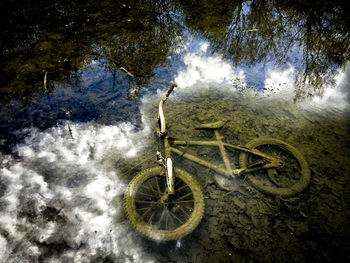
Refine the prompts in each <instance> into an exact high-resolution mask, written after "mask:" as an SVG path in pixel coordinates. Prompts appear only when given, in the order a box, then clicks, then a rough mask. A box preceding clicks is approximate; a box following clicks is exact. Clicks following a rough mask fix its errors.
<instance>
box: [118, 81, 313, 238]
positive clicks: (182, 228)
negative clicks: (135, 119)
mask: <svg viewBox="0 0 350 263" xmlns="http://www.w3.org/2000/svg"><path fill="white" fill-rule="evenodd" d="M175 87H176V84H175V83H173V82H171V83H170V87H169V88H168V90H167V91H166V93H165V94H164V95H163V97H162V99H161V101H160V103H159V115H158V123H159V129H160V130H159V132H158V133H159V137H160V139H161V140H162V141H163V144H164V153H163V154H164V156H163V154H162V153H161V152H159V151H158V152H157V159H158V162H159V166H158V167H154V168H151V169H147V170H144V171H141V172H140V173H138V174H137V175H136V176H135V177H134V178H133V179H132V180H131V182H130V183H129V185H128V187H127V190H126V192H125V195H124V200H123V203H124V210H125V212H126V215H127V217H128V219H129V220H130V222H131V224H132V225H133V227H134V228H135V229H136V230H137V231H139V232H140V233H141V234H142V235H144V236H146V237H148V238H150V239H152V240H156V241H170V240H176V239H179V238H181V237H184V236H186V235H188V234H189V233H191V232H192V231H193V230H194V229H195V228H196V227H197V225H198V224H199V223H200V221H201V219H202V217H203V213H204V196H203V193H202V190H201V187H200V185H199V183H198V182H197V181H196V180H195V179H194V178H193V177H192V176H191V175H190V174H189V173H187V172H186V171H184V170H182V169H180V168H173V161H172V159H171V153H175V154H177V155H180V156H182V157H183V158H186V159H188V160H191V161H193V162H195V163H198V164H200V165H202V166H205V167H208V168H210V169H211V170H214V171H216V172H217V173H219V174H221V175H222V177H223V178H226V179H225V180H228V181H229V180H235V179H236V178H240V177H245V178H246V179H247V181H248V182H249V183H251V184H252V185H253V186H254V187H255V188H257V189H258V190H260V191H261V192H263V193H265V194H268V195H278V196H284V197H286V196H292V195H294V194H296V193H299V192H301V191H303V190H304V189H305V188H306V187H307V186H308V184H309V182H310V170H309V168H308V165H307V162H306V161H305V159H304V157H303V156H302V154H301V153H300V152H299V151H298V150H297V149H296V148H294V147H293V146H291V145H289V144H288V143H286V142H283V141H280V140H277V139H272V138H258V139H255V140H253V141H251V142H249V143H248V144H247V145H246V146H245V147H242V146H236V145H232V144H228V143H225V142H224V141H223V140H222V139H223V137H222V136H221V135H220V132H219V131H220V129H221V128H222V127H223V126H224V125H225V123H226V120H220V121H217V122H213V123H207V124H203V125H200V126H199V127H196V129H206V130H212V131H213V132H214V135H215V138H216V139H215V140H209V141H195V140H190V141H185V140H176V139H174V138H172V137H170V136H169V134H168V133H167V132H166V122H165V115H164V109H163V107H164V103H165V101H166V100H167V99H168V97H169V95H170V93H171V92H172V91H173V89H174V88H175ZM176 146H211V147H218V148H219V150H220V155H221V158H222V161H223V165H221V166H220V165H215V164H214V163H211V162H208V161H206V160H204V159H202V158H199V157H197V156H195V155H192V154H189V153H185V152H184V151H181V150H180V149H178V148H176ZM228 151H232V152H238V153H239V155H238V165H237V162H233V161H232V158H231V159H230V158H229V156H228ZM219 185H220V184H219ZM224 185H225V183H223V188H225V186H224ZM226 190H227V189H226Z"/></svg>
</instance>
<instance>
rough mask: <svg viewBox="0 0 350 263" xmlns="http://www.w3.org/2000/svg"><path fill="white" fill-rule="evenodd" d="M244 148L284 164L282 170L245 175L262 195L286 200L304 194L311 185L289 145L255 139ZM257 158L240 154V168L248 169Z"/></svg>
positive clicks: (301, 161)
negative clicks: (274, 158)
mask: <svg viewBox="0 0 350 263" xmlns="http://www.w3.org/2000/svg"><path fill="white" fill-rule="evenodd" d="M246 147H247V148H249V149H257V150H259V151H260V152H263V153H266V154H268V155H271V156H274V157H276V158H278V159H279V160H280V161H282V163H283V165H282V166H281V167H277V168H270V169H261V170H257V171H254V172H252V173H248V174H246V175H245V176H246V178H247V180H248V181H249V182H250V183H251V184H252V185H253V186H254V187H255V188H257V189H258V190H260V191H261V192H263V193H265V194H268V195H278V196H286V197H287V196H292V195H295V194H297V193H299V192H301V191H303V190H304V189H305V188H306V187H307V186H308V184H309V183H310V179H311V174H310V169H309V167H308V165H307V162H306V160H305V159H304V157H303V155H302V154H301V153H300V152H299V151H298V150H297V149H296V148H294V147H293V146H291V145H289V144H288V143H286V142H283V141H280V140H276V139H272V138H258V139H255V140H252V141H250V142H249V143H248V144H247V145H246ZM259 159H260V160H261V159H262V157H259V156H256V155H253V154H250V153H246V152H242V153H241V154H240V157H239V161H240V166H241V167H247V166H248V167H249V165H250V164H253V163H255V162H257V161H259Z"/></svg>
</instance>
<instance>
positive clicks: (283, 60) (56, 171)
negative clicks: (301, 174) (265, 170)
mask: <svg viewBox="0 0 350 263" xmlns="http://www.w3.org/2000/svg"><path fill="white" fill-rule="evenodd" d="M114 2H115V1H99V2H98V3H96V2H93V1H86V2H84V3H80V4H74V3H66V2H64V1H55V2H54V3H51V2H50V3H49V2H48V3H45V4H30V3H27V2H26V1H19V2H18V1H17V2H16V4H13V3H12V1H7V3H6V8H2V9H1V10H3V11H4V10H5V11H6V10H11V12H7V11H6V12H5V13H3V14H2V16H1V20H2V21H3V22H4V23H1V24H3V25H7V26H6V27H5V28H2V32H3V33H2V36H1V39H0V40H1V42H0V46H1V47H2V51H1V79H0V83H1V87H0V88H1V93H0V94H1V97H0V102H1V107H0V126H1V132H0V149H1V154H0V163H1V164H0V210H1V213H0V262H314V261H319V262H330V261H335V260H337V261H339V262H347V261H349V260H350V254H349V252H348V247H349V246H350V225H349V222H350V221H349V217H350V215H349V213H350V212H349V211H350V207H349V204H350V200H349V199H350V188H349V183H350V182H349V180H350V178H349V174H350V162H349V160H350V150H349V146H350V114H349V110H350V109H349V88H350V80H349V78H350V67H349V64H348V61H349V60H350V56H349V41H348V34H349V31H350V30H349V24H350V23H349V22H348V18H349V17H350V15H348V14H347V12H348V11H346V9H345V8H343V7H344V6H343V3H342V2H341V1H339V2H338V1H332V2H329V3H328V1H325V2H324V3H323V5H319V4H313V3H308V4H302V5H301V4H300V5H299V4H296V3H290V4H289V5H286V4H285V3H279V2H278V1H277V2H272V1H266V2H264V3H261V2H260V1H250V2H235V3H232V1H206V2H200V3H198V4H196V5H192V4H191V3H190V2H188V1H166V2H162V3H161V4H160V3H158V2H155V1H141V2H134V1H131V2H130V1H129V2H126V3H122V2H118V3H114ZM208 10H211V11H210V12H211V13H210V14H208V12H209V11H208ZM3 11H2V12H3ZM286 22H288V23H286ZM286 25H288V26H286ZM335 47H337V48H335ZM170 80H175V81H176V82H177V84H178V88H176V89H175V91H174V93H172V94H171V96H170V98H169V100H168V101H167V102H166V105H165V112H166V118H167V126H168V127H167V128H168V130H169V133H170V134H171V136H174V137H176V138H182V139H189V138H196V139H200V140H206V139H211V138H213V134H211V132H210V131H203V130H195V129H194V128H195V127H196V126H198V125H199V124H201V123H208V122H213V121H217V120H220V119H223V118H225V119H227V120H228V122H227V123H226V125H225V126H224V128H223V129H222V130H221V131H220V132H221V134H222V135H223V136H224V139H225V140H226V141H227V142H229V143H231V144H235V145H241V146H244V145H246V144H247V143H248V142H249V141H251V140H253V139H255V138H258V137H271V138H276V139H279V140H283V141H286V142H287V143H289V144H291V145H293V146H295V147H296V148H297V149H298V150H299V151H300V152H301V153H302V154H303V156H304V157H305V159H306V161H307V162H308V165H309V168H310V170H311V182H310V184H309V186H308V187H307V189H306V190H305V191H303V192H301V193H300V194H297V195H295V196H292V197H288V198H287V197H286V198H281V197H273V196H268V195H266V194H263V193H261V192H259V191H258V190H256V189H255V188H254V187H253V186H252V185H250V184H249V182H248V181H247V180H245V179H244V178H240V179H237V180H236V181H235V182H234V183H233V184H232V188H231V190H230V191H226V190H223V189H222V188H220V187H219V186H218V184H217V179H218V178H220V177H218V174H216V173H215V172H213V171H211V170H209V169H208V168H204V167H202V166H200V165H197V164H195V163H193V162H191V161H189V160H186V159H185V158H183V157H179V156H174V162H175V166H176V167H181V168H182V169H184V170H185V171H187V172H189V173H190V174H191V175H192V176H193V177H194V178H196V179H197V180H198V181H199V184H200V186H201V188H202V189H203V193H204V195H205V213H204V215H203V219H202V221H201V223H200V224H199V226H198V227H197V228H196V229H195V230H194V231H193V232H192V233H191V234H190V235H188V236H186V237H184V238H182V239H180V240H176V241H173V242H166V243H157V242H153V241H150V240H148V239H146V238H144V237H142V236H141V235H140V234H138V233H137V232H136V231H135V230H134V229H133V228H132V227H131V225H130V223H129V221H128V220H127V218H126V215H125V213H124V211H123V207H122V199H123V195H124V192H125V189H126V187H127V185H128V183H129V182H130V180H131V179H132V178H133V177H134V176H135V175H136V174H137V173H138V172H140V171H142V170H143V169H146V168H150V167H154V166H157V161H156V154H155V153H156V151H157V149H158V148H159V147H160V144H159V139H158V137H157V136H156V135H155V130H156V128H157V124H156V121H155V119H156V116H157V110H158V102H159V99H160V97H161V94H162V93H163V92H164V91H165V90H166V87H167V86H168V83H169V81H170ZM183 150H184V151H186V152H188V153H192V154H196V155H199V156H201V157H203V158H207V159H209V160H211V161H213V162H219V161H220V159H219V154H218V151H216V150H213V149H211V148H209V147H184V148H183ZM232 158H234V157H232Z"/></svg>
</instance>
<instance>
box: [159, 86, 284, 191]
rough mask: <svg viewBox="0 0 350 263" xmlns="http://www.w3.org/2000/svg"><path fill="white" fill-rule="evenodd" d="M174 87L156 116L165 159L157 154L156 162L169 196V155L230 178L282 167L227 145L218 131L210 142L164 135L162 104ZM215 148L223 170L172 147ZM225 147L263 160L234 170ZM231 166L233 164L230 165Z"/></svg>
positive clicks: (171, 185)
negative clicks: (164, 179)
mask: <svg viewBox="0 0 350 263" xmlns="http://www.w3.org/2000/svg"><path fill="white" fill-rule="evenodd" d="M175 87H176V84H175V83H173V82H171V84H170V87H169V89H168V90H167V92H166V93H165V94H164V95H163V97H162V99H161V101H160V103H159V116H158V121H159V128H160V131H159V134H160V137H161V138H162V139H164V149H165V158H163V157H162V156H161V154H160V153H159V152H158V154H159V156H158V160H159V163H160V165H162V166H163V167H164V168H165V175H166V178H167V185H168V189H169V194H173V193H174V191H175V190H174V183H173V180H174V178H173V167H172V161H171V153H175V154H177V155H180V156H182V157H184V158H186V159H189V160H191V161H193V162H195V163H198V164H200V165H202V166H205V167H207V168H210V169H212V170H214V171H216V172H218V173H220V174H222V175H225V176H228V177H231V178H235V177H236V176H240V175H242V174H244V173H250V172H253V171H257V170H261V169H271V168H277V167H280V166H282V165H283V164H282V162H281V161H280V160H278V159H277V158H275V157H272V156H270V155H267V154H264V153H262V152H260V151H258V150H256V149H254V150H251V149H248V148H244V147H240V146H236V145H232V144H228V143H225V142H223V141H222V138H223V137H222V136H221V135H220V133H219V129H215V128H213V131H214V134H215V137H216V140H212V141H192V140H190V141H182V140H174V139H172V138H170V137H169V136H168V134H167V133H166V125H165V115H164V110H163V107H164V102H165V101H166V100H167V99H168V96H169V95H170V93H171V92H172V90H173V89H174V88H175ZM176 145H179V146H181V145H182V146H213V147H214V146H215V147H219V149H220V154H221V158H222V160H223V162H224V165H225V168H222V167H220V166H217V165H215V164H213V163H210V162H207V161H205V160H203V159H201V158H199V157H196V156H194V155H192V154H189V153H185V152H183V151H181V150H179V149H177V148H175V147H173V146H176ZM226 147H228V148H232V149H234V150H238V151H241V152H247V153H250V154H252V155H256V156H260V157H262V158H263V159H262V160H261V161H258V162H256V163H252V164H250V165H249V166H246V167H240V168H236V167H233V168H232V167H231V163H230V161H229V158H228V156H227V152H226ZM232 165H233V164H232Z"/></svg>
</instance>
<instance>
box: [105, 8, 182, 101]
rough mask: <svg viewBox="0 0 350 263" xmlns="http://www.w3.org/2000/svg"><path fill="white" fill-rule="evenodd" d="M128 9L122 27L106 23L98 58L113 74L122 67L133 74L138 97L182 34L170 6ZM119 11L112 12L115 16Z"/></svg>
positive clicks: (132, 81) (131, 81)
mask: <svg viewBox="0 0 350 263" xmlns="http://www.w3.org/2000/svg"><path fill="white" fill-rule="evenodd" d="M130 7H131V6H127V5H126V6H125V7H124V8H125V9H126V10H125V11H126V12H125V11H124V14H123V16H124V19H125V23H124V24H123V25H122V26H119V27H116V26H115V24H110V23H107V21H103V20H105V19H106V18H105V17H101V20H102V21H101V24H102V25H104V27H105V28H104V32H105V34H104V35H103V36H102V39H104V40H103V41H101V42H100V47H99V48H100V51H101V52H100V53H99V56H100V57H102V58H104V59H105V62H106V67H107V68H108V69H109V70H110V71H111V72H112V73H113V77H114V82H115V77H116V71H117V70H118V69H120V68H121V67H123V68H126V69H127V70H128V71H130V72H131V73H132V74H133V75H134V77H133V78H129V81H130V85H129V87H130V88H131V89H133V90H132V92H130V93H132V94H133V96H137V94H138V93H139V91H140V88H141V86H143V85H145V84H147V82H148V81H149V79H150V78H151V77H152V76H153V74H154V73H153V71H154V69H155V68H156V67H158V66H160V65H161V64H162V63H164V61H165V58H166V57H167V56H168V55H169V53H170V51H171V50H172V49H174V46H175V45H176V44H177V42H178V39H179V36H180V34H181V31H180V28H181V27H180V25H179V23H178V22H177V21H176V20H174V19H173V17H172V16H171V15H170V12H169V11H170V10H169V8H170V7H169V6H168V5H164V4H163V5H159V6H158V5H156V4H155V3H154V4H152V5H150V6H147V5H141V4H136V3H134V5H133V7H132V8H130ZM116 12H118V10H114V11H113V12H112V14H113V15H115V14H116ZM120 28H122V32H120Z"/></svg>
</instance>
